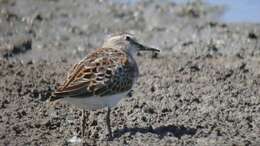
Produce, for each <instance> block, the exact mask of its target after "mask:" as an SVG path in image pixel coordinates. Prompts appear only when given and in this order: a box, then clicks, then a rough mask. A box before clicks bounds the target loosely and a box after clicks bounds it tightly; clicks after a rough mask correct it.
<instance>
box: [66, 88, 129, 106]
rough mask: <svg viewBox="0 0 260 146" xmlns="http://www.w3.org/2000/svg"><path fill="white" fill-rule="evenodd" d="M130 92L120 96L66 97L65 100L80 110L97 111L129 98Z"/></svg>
mask: <svg viewBox="0 0 260 146" xmlns="http://www.w3.org/2000/svg"><path fill="white" fill-rule="evenodd" d="M127 93H128V92H123V93H120V94H115V95H110V96H104V97H98V96H92V97H65V98H63V99H64V100H65V101H66V102H68V103H71V104H74V105H76V106H78V107H80V108H84V109H90V110H96V109H100V108H104V107H112V106H115V105H116V104H117V103H118V102H119V101H120V100H121V99H122V98H124V97H126V96H127Z"/></svg>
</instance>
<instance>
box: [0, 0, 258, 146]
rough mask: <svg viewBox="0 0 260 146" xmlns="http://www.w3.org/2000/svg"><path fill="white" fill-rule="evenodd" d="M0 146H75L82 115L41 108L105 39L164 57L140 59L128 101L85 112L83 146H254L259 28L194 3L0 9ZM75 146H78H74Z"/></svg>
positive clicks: (68, 3) (21, 1)
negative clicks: (119, 36)
mask: <svg viewBox="0 0 260 146" xmlns="http://www.w3.org/2000/svg"><path fill="white" fill-rule="evenodd" d="M0 2H1V3H0V58H1V59H0V111H1V112H0V145H77V144H75V143H70V142H69V141H68V140H69V139H71V138H72V137H73V136H74V135H79V134H80V133H79V131H80V116H81V112H80V109H78V108H77V107H74V106H71V105H69V104H66V103H63V102H56V103H50V102H49V101H48V99H49V98H50V96H51V93H52V92H53V90H54V89H55V86H56V85H57V84H59V83H61V82H62V79H63V78H64V77H65V73H66V71H67V70H68V69H69V68H70V67H71V65H72V64H73V63H75V62H77V61H79V60H80V59H81V58H83V57H84V56H85V55H86V54H87V53H88V52H89V51H91V50H93V49H94V48H95V47H99V46H100V45H101V44H102V40H103V39H104V37H105V36H106V35H107V34H109V33H113V32H118V31H127V32H131V33H134V34H135V35H136V36H137V37H138V38H140V39H141V40H142V41H143V42H144V43H146V44H151V45H152V46H154V47H158V48H160V49H161V50H162V53H161V54H159V56H158V57H157V58H152V57H151V56H152V54H141V55H140V56H139V57H138V59H137V60H138V63H139V65H140V72H141V73H140V78H139V80H138V82H137V84H136V85H135V86H134V92H133V95H132V97H131V98H126V99H124V100H123V101H121V102H120V103H119V104H118V106H117V107H114V108H113V109H112V115H111V118H112V130H113V131H114V139H113V141H110V142H106V141H105V136H106V127H105V124H104V122H103V119H104V118H105V113H106V111H105V110H104V109H101V110H98V111H91V112H90V111H89V116H88V122H87V125H86V127H87V130H86V131H87V136H86V137H85V140H84V141H85V143H86V144H89V145H107V144H110V145H258V144H259V143H260V114H259V113H260V90H259V88H260V70H259V68H260V59H259V58H260V43H259V38H260V25H259V24H246V23H224V22H218V21H217V20H216V16H218V15H219V14H220V13H221V11H222V8H221V7H217V6H208V5H206V4H203V3H200V2H197V3H190V4H183V5H181V4H176V3H172V2H159V1H142V2H140V3H137V4H130V5H128V4H124V3H118V2H117V3H115V2H112V1H102V0H100V1H96V0H88V1H85V0H73V1H72V0H16V1H15V0H0ZM78 145H80V144H78Z"/></svg>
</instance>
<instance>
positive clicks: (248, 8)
mask: <svg viewBox="0 0 260 146" xmlns="http://www.w3.org/2000/svg"><path fill="white" fill-rule="evenodd" d="M115 1H117V2H122V1H120V0H115ZM123 1H124V2H126V3H129V4H133V3H135V2H138V1H140V0H123ZM173 1H174V2H177V3H185V2H190V1H192V0H173ZM205 2H207V3H209V4H212V5H223V6H224V7H225V8H226V11H225V13H224V14H223V15H222V16H221V18H220V20H221V21H224V22H249V23H258V22H260V1H259V0H250V1H248V0H205Z"/></svg>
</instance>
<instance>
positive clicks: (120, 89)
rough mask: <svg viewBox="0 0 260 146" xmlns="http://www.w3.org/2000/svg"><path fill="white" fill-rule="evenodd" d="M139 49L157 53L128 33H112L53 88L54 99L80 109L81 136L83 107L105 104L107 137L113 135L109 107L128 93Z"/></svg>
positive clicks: (98, 106) (132, 82)
mask: <svg viewBox="0 0 260 146" xmlns="http://www.w3.org/2000/svg"><path fill="white" fill-rule="evenodd" d="M139 51H152V52H159V50H158V49H155V48H151V47H147V46H144V45H142V44H140V43H139V42H138V41H137V39H136V38H135V37H134V36H133V35H131V34H129V33H120V34H114V35H111V36H109V37H108V38H107V39H105V42H104V44H103V46H102V47H101V48H98V49H96V50H95V51H94V52H92V53H90V54H88V55H87V56H86V57H85V58H84V59H82V60H81V61H80V62H79V63H77V64H75V65H74V67H73V68H72V70H71V71H70V72H69V73H68V76H67V78H66V80H65V82H64V83H63V84H62V85H61V86H59V87H58V88H57V90H56V91H55V96H56V97H57V99H59V98H62V99H65V100H67V101H69V102H70V103H73V104H76V105H77V106H79V107H80V108H82V109H83V111H82V112H83V113H82V116H83V117H82V123H83V126H82V132H81V134H82V135H83V136H84V129H85V128H84V121H85V117H84V110H85V109H89V110H96V109H100V108H104V107H107V109H108V111H107V116H106V124H107V130H108V134H109V138H112V132H111V127H110V111H111V110H110V108H111V107H112V106H114V105H116V104H117V103H118V101H120V99H121V98H123V97H126V96H127V94H128V93H129V91H130V90H131V88H132V86H133V84H134V83H135V81H136V80H137V78H138V74H139V72H138V66H137V64H136V61H135V59H134V56H136V54H137V52H139Z"/></svg>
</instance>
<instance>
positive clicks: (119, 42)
mask: <svg viewBox="0 0 260 146" xmlns="http://www.w3.org/2000/svg"><path fill="white" fill-rule="evenodd" d="M102 47H103V48H115V49H121V50H124V51H126V52H127V53H130V54H131V55H136V54H137V53H138V52H139V51H152V52H160V50H159V49H156V48H151V47H148V46H145V45H143V44H141V43H139V42H138V41H137V39H136V38H135V37H134V36H133V35H132V34H129V33H120V34H113V35H110V36H108V37H107V38H106V39H105V42H104V44H103V46H102Z"/></svg>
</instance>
